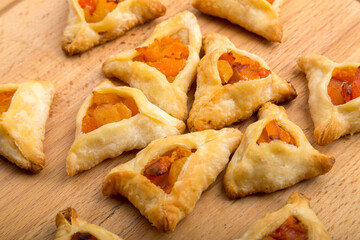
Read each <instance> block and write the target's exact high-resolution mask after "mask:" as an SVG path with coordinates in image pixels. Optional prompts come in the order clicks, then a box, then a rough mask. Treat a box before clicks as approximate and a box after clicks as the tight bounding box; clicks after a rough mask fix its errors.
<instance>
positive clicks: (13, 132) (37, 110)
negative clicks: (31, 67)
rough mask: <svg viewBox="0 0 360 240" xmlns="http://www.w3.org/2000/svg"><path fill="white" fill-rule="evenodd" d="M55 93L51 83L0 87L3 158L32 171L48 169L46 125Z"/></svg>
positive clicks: (41, 82)
mask: <svg viewBox="0 0 360 240" xmlns="http://www.w3.org/2000/svg"><path fill="white" fill-rule="evenodd" d="M54 94H55V88H54V85H53V83H51V82H48V81H29V82H24V83H20V84H12V83H10V84H1V85H0V97H1V101H0V103H1V104H0V142H1V144H0V155H2V156H4V157H5V158H7V159H8V160H9V161H10V162H12V163H15V164H16V165H17V166H18V167H20V168H23V169H25V170H28V171H30V172H38V171H40V170H42V169H43V168H44V167H45V154H44V152H43V141H44V137H45V124H46V120H47V119H48V116H49V111H50V105H51V103H52V100H53V97H54Z"/></svg>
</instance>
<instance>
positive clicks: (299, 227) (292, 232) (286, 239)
mask: <svg viewBox="0 0 360 240" xmlns="http://www.w3.org/2000/svg"><path fill="white" fill-rule="evenodd" d="M307 239H308V231H307V229H306V227H305V226H304V224H302V223H301V222H300V221H299V220H298V219H296V218H295V217H293V216H290V217H288V218H287V219H286V221H285V222H284V223H283V224H281V226H280V227H278V228H277V229H276V230H275V231H274V232H272V233H270V234H268V235H267V236H266V237H264V238H263V239H262V240H307Z"/></svg>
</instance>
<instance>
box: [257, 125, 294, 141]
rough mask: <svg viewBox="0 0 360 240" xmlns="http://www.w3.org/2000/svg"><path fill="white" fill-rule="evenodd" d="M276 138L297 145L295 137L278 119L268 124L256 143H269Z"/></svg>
mask: <svg viewBox="0 0 360 240" xmlns="http://www.w3.org/2000/svg"><path fill="white" fill-rule="evenodd" d="M274 140H281V141H283V142H285V143H287V144H291V145H294V146H296V144H295V143H296V142H295V139H294V138H293V137H292V136H291V135H290V134H289V133H288V132H287V131H285V130H284V129H283V128H282V127H280V126H279V124H278V122H277V121H276V120H272V121H270V122H269V123H268V124H266V126H265V128H264V129H263V131H262V133H261V135H260V137H259V139H258V140H257V141H256V143H257V144H260V143H269V142H271V141H274Z"/></svg>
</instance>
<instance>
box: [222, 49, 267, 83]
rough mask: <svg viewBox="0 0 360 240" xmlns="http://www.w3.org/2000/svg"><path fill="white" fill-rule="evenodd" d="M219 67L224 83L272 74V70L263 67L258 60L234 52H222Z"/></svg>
mask: <svg viewBox="0 0 360 240" xmlns="http://www.w3.org/2000/svg"><path fill="white" fill-rule="evenodd" d="M217 67H218V71H219V74H220V78H221V83H222V84H223V85H225V84H233V83H237V82H239V81H249V80H254V79H260V78H265V77H267V76H269V74H271V71H270V70H267V69H266V68H263V67H261V66H260V64H259V63H258V62H256V61H254V60H252V59H250V58H248V57H245V56H241V55H239V54H236V53H233V52H227V53H224V54H222V55H221V56H220V58H219V60H218V63H217Z"/></svg>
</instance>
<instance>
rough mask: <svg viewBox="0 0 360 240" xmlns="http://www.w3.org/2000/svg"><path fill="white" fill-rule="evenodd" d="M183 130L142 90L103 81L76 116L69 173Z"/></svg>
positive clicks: (68, 166)
mask: <svg viewBox="0 0 360 240" xmlns="http://www.w3.org/2000/svg"><path fill="white" fill-rule="evenodd" d="M184 130H185V124H184V123H183V122H182V121H180V120H178V119H176V118H173V117H171V116H170V115H168V114H167V113H165V112H164V111H162V110H161V109H160V108H158V107H156V106H155V105H153V104H151V103H150V102H149V101H148V100H147V99H146V97H145V96H144V94H143V93H142V92H141V91H140V90H138V89H135V88H129V87H115V86H114V85H113V84H112V83H111V82H110V81H109V80H103V81H102V82H101V83H100V84H99V85H98V86H96V87H95V89H94V91H93V92H92V94H91V95H90V96H88V97H87V98H86V100H85V101H84V103H83V104H82V105H81V107H80V110H79V112H78V114H77V116H76V135H75V141H74V143H73V145H72V146H71V148H70V151H69V153H68V157H67V161H66V171H67V173H68V175H69V176H73V175H75V174H77V173H78V172H81V171H85V170H88V169H90V168H92V167H94V166H95V165H97V164H99V163H100V162H102V161H103V160H105V159H107V158H113V157H117V156H119V155H120V154H121V153H122V152H124V151H130V150H133V149H141V148H144V147H145V146H146V145H147V144H149V143H150V142H151V141H153V140H155V139H158V138H162V137H166V136H169V135H177V134H181V133H182V132H183V131H184Z"/></svg>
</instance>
